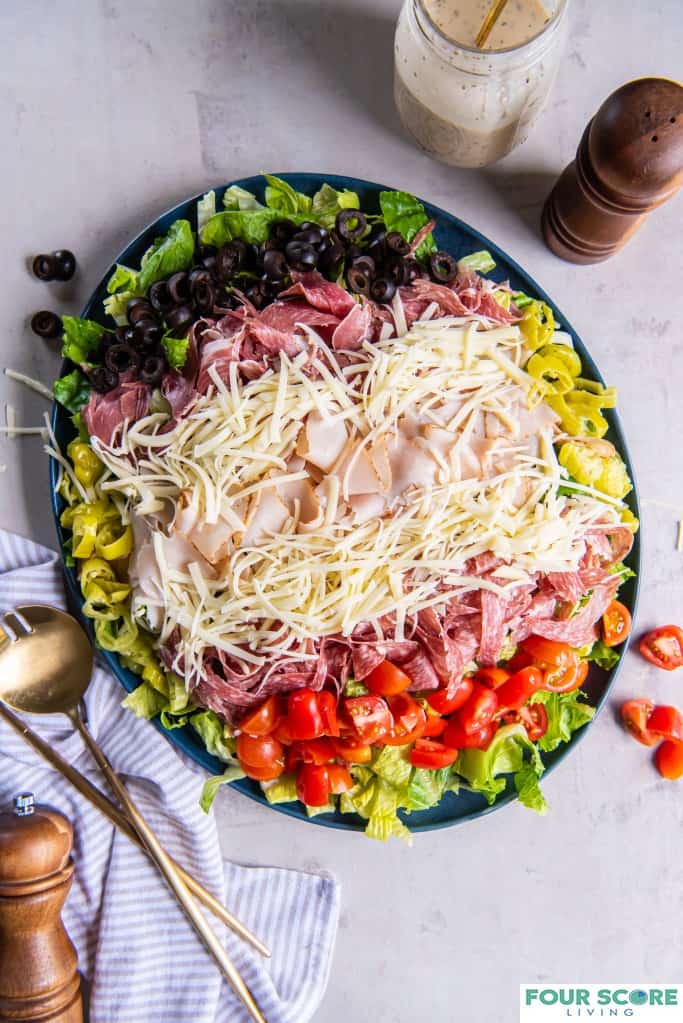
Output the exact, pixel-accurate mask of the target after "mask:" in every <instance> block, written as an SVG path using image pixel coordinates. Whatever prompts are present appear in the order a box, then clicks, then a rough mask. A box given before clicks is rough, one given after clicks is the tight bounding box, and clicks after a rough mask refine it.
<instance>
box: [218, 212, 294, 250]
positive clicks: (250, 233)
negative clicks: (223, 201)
mask: <svg viewBox="0 0 683 1023" xmlns="http://www.w3.org/2000/svg"><path fill="white" fill-rule="evenodd" d="M281 217H282V214H281V213H278V211H277V210H271V209H267V208H266V207H265V206H262V207H261V208H260V209H255V210H226V211H225V212H224V213H217V214H216V216H215V217H211V220H209V221H208V222H207V223H206V224H205V225H204V227H203V228H202V231H201V234H200V237H201V240H202V242H203V243H204V244H205V245H215V246H216V248H220V247H221V245H225V244H226V243H227V242H231V241H232V240H233V238H243V239H244V240H245V241H247V242H250V243H253V244H255V245H260V244H261V243H262V242H265V241H266V239H267V238H268V234H269V232H270V225H271V224H272V222H273V221H274V220H279V219H281Z"/></svg>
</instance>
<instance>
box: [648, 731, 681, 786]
mask: <svg viewBox="0 0 683 1023" xmlns="http://www.w3.org/2000/svg"><path fill="white" fill-rule="evenodd" d="M655 763H656V765H657V770H658V771H659V773H660V774H661V776H662V778H668V779H669V781H676V779H677V778H681V777H683V742H675V741H674V740H673V739H666V740H665V741H664V742H663V743H662V744H661V745H660V747H659V749H658V750H657V752H656V753H655Z"/></svg>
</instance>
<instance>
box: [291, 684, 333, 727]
mask: <svg viewBox="0 0 683 1023" xmlns="http://www.w3.org/2000/svg"><path fill="white" fill-rule="evenodd" d="M287 724H288V725H289V732H290V735H291V736H292V739H317V738H318V736H320V735H322V734H323V732H324V730H325V725H324V722H323V716H322V714H321V713H320V706H319V704H318V694H317V693H316V692H314V691H313V690H312V689H309V688H308V687H307V686H306V687H304V688H303V689H295V690H294V691H293V692H291V693H290V694H289V696H288V698H287Z"/></svg>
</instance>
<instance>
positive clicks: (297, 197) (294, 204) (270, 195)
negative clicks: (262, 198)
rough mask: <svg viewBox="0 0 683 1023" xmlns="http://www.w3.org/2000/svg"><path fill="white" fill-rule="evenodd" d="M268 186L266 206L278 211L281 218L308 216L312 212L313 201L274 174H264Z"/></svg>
mask: <svg viewBox="0 0 683 1023" xmlns="http://www.w3.org/2000/svg"><path fill="white" fill-rule="evenodd" d="M263 176H264V178H265V179H266V181H267V185H266V206H269V207H270V209H272V210H278V212H279V213H280V215H281V216H284V217H293V216H296V215H297V214H298V213H303V214H305V215H306V216H308V214H309V213H310V212H311V206H312V205H313V200H312V199H311V197H310V196H308V195H304V193H303V192H297V191H296V189H295V188H292V186H291V185H290V184H288V183H287V182H286V181H283V180H282V178H276V177H275V175H274V174H264V175H263Z"/></svg>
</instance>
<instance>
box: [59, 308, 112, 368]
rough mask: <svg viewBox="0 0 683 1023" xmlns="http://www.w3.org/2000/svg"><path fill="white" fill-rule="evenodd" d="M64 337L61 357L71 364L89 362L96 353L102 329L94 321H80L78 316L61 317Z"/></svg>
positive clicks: (102, 332)
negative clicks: (68, 360) (69, 360)
mask: <svg viewBox="0 0 683 1023" xmlns="http://www.w3.org/2000/svg"><path fill="white" fill-rule="evenodd" d="M62 325H63V327H64V335H63V341H62V356H63V358H65V359H71V361H72V362H76V363H81V362H89V361H91V360H90V356H91V355H92V354H93V353H94V352H96V351H97V349H98V348H99V346H100V341H101V340H102V335H103V334H104V327H103V326H101V324H99V323H95V321H94V320H82V319H81V318H80V317H79V316H62Z"/></svg>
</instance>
